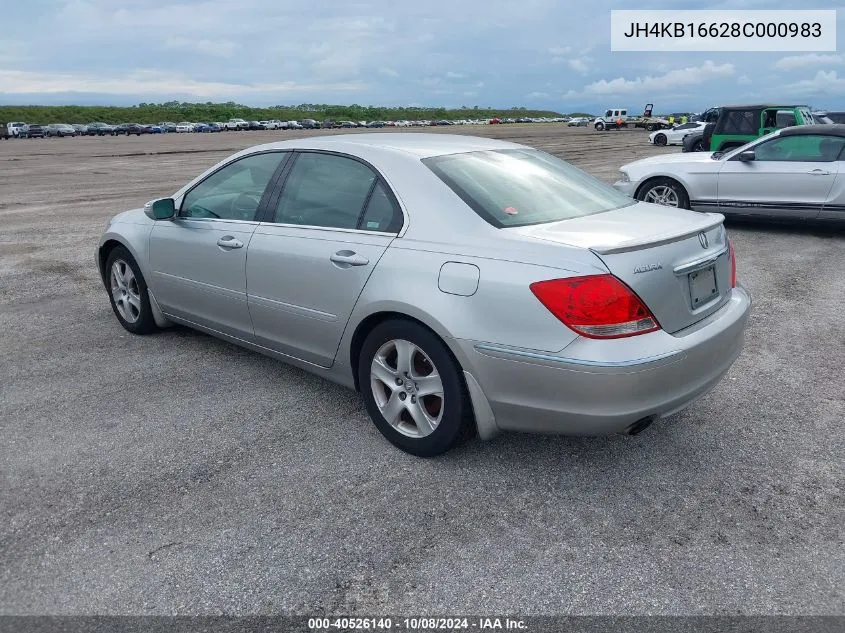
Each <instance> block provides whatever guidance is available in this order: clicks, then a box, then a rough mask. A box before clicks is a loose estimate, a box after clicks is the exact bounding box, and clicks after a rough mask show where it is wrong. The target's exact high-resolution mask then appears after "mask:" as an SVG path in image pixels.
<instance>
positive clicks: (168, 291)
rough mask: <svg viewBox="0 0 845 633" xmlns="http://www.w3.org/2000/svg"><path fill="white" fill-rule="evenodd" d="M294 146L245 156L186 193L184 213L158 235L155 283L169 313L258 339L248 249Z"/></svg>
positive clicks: (160, 224) (153, 247) (160, 225)
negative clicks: (249, 300)
mask: <svg viewBox="0 0 845 633" xmlns="http://www.w3.org/2000/svg"><path fill="white" fill-rule="evenodd" d="M289 156H290V153H288V152H263V153H257V154H251V155H248V156H246V157H243V158H240V159H237V160H235V161H233V162H231V163H229V164H227V165H225V166H223V167H222V168H220V169H218V170H216V171H215V172H214V173H212V174H210V175H209V176H208V177H206V178H205V179H204V180H202V181H200V182H199V183H198V184H196V185H195V186H194V187H192V188H191V189H190V190H189V191H188V192H187V193H186V194H185V195H184V196H183V198H182V202H181V205H180V207H179V210H178V211H177V214H176V217H174V218H173V219H172V220H159V221H157V222H156V223H155V226H154V227H153V230H152V232H151V233H150V266H151V268H152V288H153V292H154V294H155V297H156V299H157V301H158V303H159V305H160V306H161V309H162V311H163V312H164V313H165V314H169V315H172V316H175V317H179V318H182V319H186V320H188V321H191V322H193V323H196V324H198V325H202V326H205V327H208V328H211V329H214V330H217V331H219V332H222V333H225V334H228V335H231V336H235V337H238V338H242V339H245V340H252V339H253V328H252V321H251V319H250V315H249V307H248V305H247V299H246V254H247V247H248V246H249V241H250V238H251V237H252V234H253V232H254V231H255V228H256V227H257V226H258V215H257V214H258V212H259V209H260V208H261V205H262V203H263V204H266V200H267V198H269V193H270V192H271V191H272V189H273V188H272V186H271V185H272V184H273V183H275V181H276V179H277V177H278V176H279V175H280V174H281V170H282V166H283V163H284V161H285V160H286V159H287V158H288V157H289Z"/></svg>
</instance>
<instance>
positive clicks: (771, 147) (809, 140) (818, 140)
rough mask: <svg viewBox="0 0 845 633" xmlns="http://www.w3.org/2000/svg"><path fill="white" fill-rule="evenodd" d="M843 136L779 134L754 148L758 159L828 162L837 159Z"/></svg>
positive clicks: (843, 139) (844, 139) (844, 141)
mask: <svg viewBox="0 0 845 633" xmlns="http://www.w3.org/2000/svg"><path fill="white" fill-rule="evenodd" d="M843 146H845V138H842V137H839V136H813V135H806V136H804V135H802V136H781V137H778V138H774V139H772V140H770V141H766V142H765V143H760V144H759V145H758V146H757V147H755V148H754V153H755V155H756V157H755V160H758V161H792V162H804V163H829V162H832V161H835V160H837V158H838V156H839V154H840V152H841V151H842V147H843Z"/></svg>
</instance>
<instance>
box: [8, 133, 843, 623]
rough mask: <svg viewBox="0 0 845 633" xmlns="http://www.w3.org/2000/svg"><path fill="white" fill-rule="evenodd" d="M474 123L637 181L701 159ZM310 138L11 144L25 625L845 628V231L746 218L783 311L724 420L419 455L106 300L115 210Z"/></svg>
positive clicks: (18, 568) (753, 278) (764, 302)
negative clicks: (729, 618) (180, 620)
mask: <svg viewBox="0 0 845 633" xmlns="http://www.w3.org/2000/svg"><path fill="white" fill-rule="evenodd" d="M457 129H458V130H459V131H460V132H461V133H468V134H485V135H493V136H497V137H501V138H508V139H512V140H516V141H520V142H525V143H528V144H532V145H535V146H538V147H542V148H544V149H548V150H550V151H552V152H554V153H556V154H558V155H560V156H562V157H563V158H566V159H568V160H570V161H572V162H573V163H575V164H576V165H579V166H581V167H584V168H586V169H587V170H589V171H591V172H593V173H594V174H596V175H598V176H600V177H602V178H604V179H606V180H608V181H611V180H613V178H614V176H615V172H616V170H617V168H618V167H619V166H620V165H621V164H623V163H625V162H628V161H629V160H631V159H633V158H635V157H640V156H644V155H648V154H650V153H655V152H658V151H664V152H665V151H678V150H677V149H665V148H664V149H657V148H650V147H649V146H648V145H647V144H646V138H645V136H646V135H645V133H643V132H619V133H612V132H609V133H605V134H597V133H595V132H593V131H592V130H585V129H567V128H565V127H563V126H560V125H539V124H535V125H526V126H486V127H483V128H482V127H466V128H457ZM454 130H455V128H451V129H449V130H448V131H450V132H451V131H454ZM425 131H428V130H425ZM441 131H443V130H439V129H438V130H437V132H441ZM352 133H354V132H352ZM385 133H390V132H389V131H388V132H385ZM297 134H306V133H305V132H302V133H290V132H249V133H222V134H214V135H200V134H190V135H187V134H186V135H175V134H173V135H168V136H164V137H159V136H156V137H141V138H134V137H133V138H122V137H121V138H110V137H107V138H79V139H48V140H30V141H9V142H0V358H2V362H0V384H2V388H1V389H0V446H2V449H0V451H2V452H0V482H2V485H0V561H2V564H0V614H35V613H50V614H95V613H98V614H102V613H109V614H130V613H131V614H173V613H179V614H215V613H224V612H225V613H230V614H264V613H280V612H283V613H316V612H321V611H324V610H328V611H333V612H343V613H347V614H366V615H377V614H383V613H392V614H447V613H477V614H482V615H483V614H494V615H495V614H505V613H521V614H526V615H527V614H559V613H566V614H625V613H627V614H714V613H718V614H736V613H748V614H781V613H788V614H845V589H843V588H845V544H843V534H845V498H844V497H845V492H844V491H845V464H843V455H845V440H843V437H845V433H843V428H842V426H843V421H845V379H843V367H845V318H843V297H845V275H843V271H845V232H843V231H842V230H835V229H833V228H830V227H822V228H819V227H805V226H800V225H799V226H795V225H790V226H772V225H767V224H748V223H744V224H738V223H731V224H730V226H729V228H730V232H731V234H732V236H733V238H734V242H735V246H736V251H737V257H738V262H739V274H740V278H741V282H742V283H743V284H744V285H745V286H746V287H748V288H749V290H750V291H751V293H752V294H753V296H754V299H755V309H754V312H753V315H752V320H751V326H750V331H749V337H748V343H747V346H746V349H745V351H744V353H743V354H742V356H741V357H740V359H739V360H738V361H737V363H736V364H735V366H734V367H733V369H732V370H731V371H730V373H729V374H728V376H727V378H726V379H725V380H724V381H723V382H722V383H721V384H720V385H719V387H717V388H716V389H715V390H714V391H713V392H712V393H711V394H709V395H708V396H707V397H706V398H704V399H703V400H701V401H699V402H698V403H697V404H696V405H695V407H694V408H692V409H690V410H687V411H685V412H683V413H681V414H678V415H676V416H674V417H673V418H671V419H669V420H664V421H662V422H660V423H658V424H655V425H654V426H652V427H651V428H650V429H648V430H647V431H646V432H645V433H643V434H642V435H639V436H636V437H622V436H614V437H607V438H597V439H593V438H574V439H573V438H563V437H542V436H540V437H538V436H522V435H503V436H500V437H499V438H497V439H496V440H494V441H492V442H488V443H482V442H480V441H477V440H476V441H473V442H470V443H468V444H466V445H464V446H463V447H461V448H460V449H458V450H456V451H454V452H452V453H450V454H448V455H446V456H444V457H442V458H439V459H436V460H419V459H416V458H413V457H410V456H408V455H405V454H403V453H401V452H399V451H398V450H396V449H394V448H392V447H391V446H390V445H389V444H388V443H387V442H386V441H384V440H383V439H382V437H381V436H380V435H379V433H378V432H377V431H376V429H375V427H374V426H373V425H372V424H371V423H370V421H369V419H368V418H367V415H366V413H365V411H364V408H363V406H362V404H361V402H360V400H359V397H358V396H357V394H355V393H352V392H349V391H346V390H344V389H342V388H340V387H337V386H335V385H332V384H330V383H327V382H324V381H322V380H320V379H317V378H315V377H312V376H310V375H308V374H306V373H304V372H302V371H299V370H297V369H293V368H290V367H287V366H285V365H283V364H281V363H278V362H275V361H272V360H269V359H267V358H264V357H262V356H259V355H257V354H254V353H252V352H249V351H244V350H241V349H239V348H236V347H234V346H232V345H229V344H227V343H223V342H220V341H218V340H215V339H213V338H210V337H208V336H205V335H203V334H199V333H196V332H192V331H188V330H184V329H174V330H169V331H166V332H164V333H161V334H158V335H155V336H149V337H135V336H132V335H130V334H128V333H126V332H125V331H124V330H123V329H122V328H121V327H120V326H119V325H118V323H117V321H116V319H115V318H114V316H113V315H112V312H111V310H110V308H109V304H108V301H107V298H106V295H105V292H104V289H103V288H102V285H101V283H100V282H99V280H98V278H97V274H96V270H95V266H94V260H93V248H94V246H95V244H96V240H97V238H98V236H99V234H100V233H101V231H102V230H103V228H104V226H105V223H106V218H107V217H109V216H111V215H113V214H114V213H116V212H117V211H120V210H123V209H126V208H132V207H137V206H140V205H141V204H143V203H144V202H145V201H146V200H149V199H151V198H154V197H159V196H161V195H167V194H169V193H171V192H173V191H175V190H176V189H177V188H178V187H179V186H180V185H181V184H183V183H184V182H185V181H186V180H188V179H189V178H191V177H193V176H194V175H195V174H197V173H199V172H200V171H202V170H203V169H205V168H206V167H207V166H209V165H211V164H213V163H214V162H216V161H217V160H219V159H221V158H223V157H225V156H226V155H228V154H230V153H232V152H234V151H236V150H238V149H241V148H243V147H246V146H249V145H253V144H257V143H260V142H265V141H268V140H271V139H278V138H290V137H291V136H294V135H297Z"/></svg>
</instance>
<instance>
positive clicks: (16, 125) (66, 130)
mask: <svg viewBox="0 0 845 633" xmlns="http://www.w3.org/2000/svg"><path fill="white" fill-rule="evenodd" d="M505 123H566V124H567V125H569V126H570V127H578V126H585V125H587V124H588V123H589V119H588V118H586V117H555V118H550V117H519V118H500V117H494V118H492V119H437V120H428V119H424V120H414V121H409V120H404V119H402V120H398V121H348V120H345V121H335V120H332V119H325V120H323V121H317V120H315V119H301V120H299V121H281V120H279V119H269V120H265V121H248V120H246V119H239V118H232V119H229V120H228V121H216V122H192V121H182V122H180V123H174V122H170V121H163V122H161V123H156V124H148V123H119V124H117V125H112V124H110V123H104V122H102V121H95V122H92V123H88V124H81V123H74V124H67V123H51V124H49V125H38V124H35V123H32V124H28V123H23V122H11V123H8V124H5V127H6V132H5V134H6V136H5V137H4V138H11V137H14V138H47V137H59V138H64V137H68V136H69V137H75V136H120V135H124V136H141V135H142V134H168V133H172V134H185V133H213V132H223V131H248V130H319V129H341V128H384V127H428V126H438V125H491V124H505ZM0 136H2V134H0Z"/></svg>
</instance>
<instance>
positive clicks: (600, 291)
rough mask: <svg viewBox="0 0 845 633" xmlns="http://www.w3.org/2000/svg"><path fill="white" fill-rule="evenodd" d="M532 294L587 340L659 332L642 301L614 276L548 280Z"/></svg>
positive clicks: (532, 288)
mask: <svg viewBox="0 0 845 633" xmlns="http://www.w3.org/2000/svg"><path fill="white" fill-rule="evenodd" d="M531 292H533V293H534V295H535V296H536V297H537V298H538V299H539V300H540V302H541V303H542V304H543V305H544V306H546V308H548V310H549V311H550V312H551V313H552V314H554V315H555V316H556V317H557V318H558V319H560V321H561V322H563V324H564V325H566V326H567V327H568V328H570V329H572V330H574V331H575V332H577V333H578V334H580V335H581V336H586V337H587V338H622V337H624V336H635V335H637V334H645V333H647V332H654V331H655V330H659V329H660V325H659V324H658V323H657V319H655V318H654V316H653V315H652V314H651V312H650V311H649V309H648V308H647V307H646V306H645V304H644V303H643V302H642V300H641V299H640V298H639V297H638V296H637V295H636V294H635V293H634V291H633V290H631V289H630V288H629V287H628V286H626V285H625V284H624V283H622V282H621V281H619V280H618V279H617V278H616V277H614V276H613V275H589V276H586V277H570V278H569V279H550V280H548V281H538V282H536V283H533V284H531Z"/></svg>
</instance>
